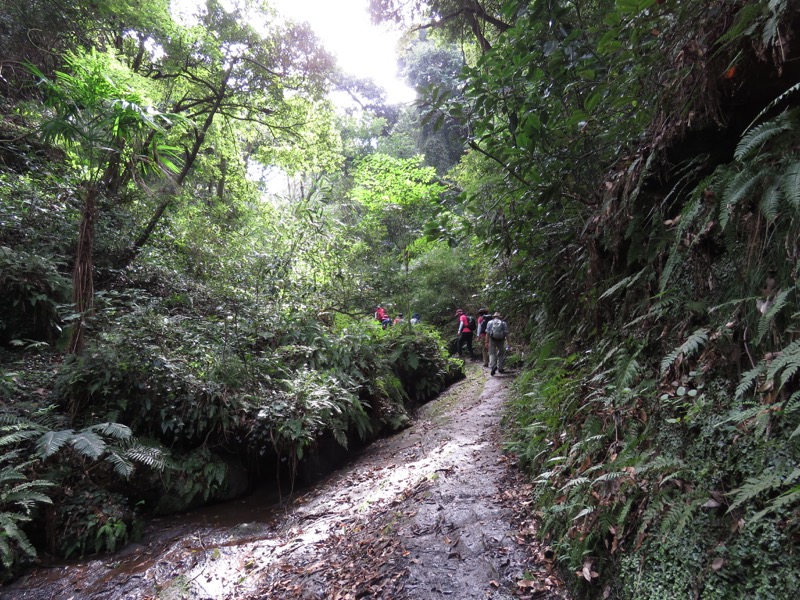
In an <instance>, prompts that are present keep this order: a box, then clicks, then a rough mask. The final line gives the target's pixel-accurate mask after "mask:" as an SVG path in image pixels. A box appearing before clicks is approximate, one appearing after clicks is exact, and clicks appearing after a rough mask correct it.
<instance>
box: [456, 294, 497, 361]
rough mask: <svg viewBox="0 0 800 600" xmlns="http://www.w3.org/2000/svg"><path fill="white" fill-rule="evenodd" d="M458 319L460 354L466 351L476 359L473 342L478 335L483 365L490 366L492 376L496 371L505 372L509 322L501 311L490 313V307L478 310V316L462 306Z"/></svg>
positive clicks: (457, 315)
mask: <svg viewBox="0 0 800 600" xmlns="http://www.w3.org/2000/svg"><path fill="white" fill-rule="evenodd" d="M456 318H457V319H458V346H457V347H458V355H459V356H461V357H463V356H464V351H465V350H466V352H467V353H468V354H469V357H470V359H471V360H476V357H475V353H474V351H473V347H472V342H473V337H474V335H476V334H477V336H478V343H479V344H480V345H481V353H482V355H483V366H484V367H488V368H489V369H490V372H491V374H492V376H494V374H495V373H496V372H498V371H499V372H500V373H505V372H506V371H505V363H506V344H507V338H508V323H506V322H505V321H504V320H503V316H502V315H501V314H500V313H499V312H495V313H493V314H490V313H489V309H488V308H481V309H480V310H478V318H477V319H476V318H475V317H473V316H470V315H467V314H466V313H465V312H464V311H463V310H461V309H460V308H459V309H458V310H457V311H456Z"/></svg>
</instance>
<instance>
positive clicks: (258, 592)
mask: <svg viewBox="0 0 800 600" xmlns="http://www.w3.org/2000/svg"><path fill="white" fill-rule="evenodd" d="M487 375H488V373H487V372H486V370H485V369H481V367H478V366H475V365H469V376H468V378H467V380H466V381H463V382H461V383H459V384H458V385H456V386H453V387H452V388H451V389H450V390H449V391H448V392H447V393H445V394H444V395H443V396H442V397H440V398H439V399H437V400H436V401H434V402H431V403H430V404H428V405H426V406H425V407H423V409H422V410H420V411H419V413H418V414H417V416H416V418H415V423H414V425H413V426H412V427H411V428H409V429H407V430H405V431H403V432H401V433H399V434H397V435H395V436H393V437H391V438H389V439H384V440H381V441H379V442H377V443H375V444H373V445H372V446H370V448H368V449H367V450H366V451H365V452H364V453H363V454H362V455H361V456H360V457H359V458H358V459H357V460H355V461H353V462H352V463H351V464H350V465H349V466H348V467H346V468H345V469H342V470H340V471H338V472H337V473H335V474H334V475H333V476H331V477H329V478H328V479H327V480H325V481H323V482H321V483H320V484H319V485H317V486H316V487H315V488H314V489H312V490H311V491H308V492H306V493H304V494H302V495H296V496H295V497H294V498H293V499H292V500H291V501H290V502H288V503H286V504H285V506H284V508H282V509H278V510H277V511H276V510H275V509H274V508H270V507H269V506H267V504H268V502H267V501H266V500H264V499H263V498H261V499H260V498H258V496H254V497H251V498H249V499H248V500H246V501H245V502H242V503H232V504H230V505H227V506H224V507H212V508H211V509H209V511H206V512H204V513H200V514H201V515H202V516H201V517H198V515H194V516H193V517H192V518H189V519H185V520H183V521H180V522H174V521H169V522H166V521H165V523H162V524H156V525H155V527H154V528H152V529H150V530H149V531H148V533H147V534H146V536H145V539H144V541H143V543H142V544H138V545H135V546H131V547H129V548H128V549H127V550H126V551H125V552H124V553H122V554H119V555H113V556H109V557H105V560H90V561H88V562H83V563H76V564H70V565H60V566H52V567H50V568H40V569H37V570H36V571H35V572H33V573H31V574H30V575H29V576H26V577H25V578H23V579H22V580H20V581H18V582H16V583H15V584H14V585H12V586H9V587H7V588H5V589H1V590H0V597H2V598H13V599H19V600H40V599H44V598H48V599H54V600H55V599H58V600H67V599H74V600H79V599H82V598H86V599H93V600H100V599H111V598H114V599H117V598H125V599H130V600H142V599H151V598H152V599H155V598H161V599H178V598H194V599H214V600H227V599H251V598H252V599H256V598H263V599H287V600H288V599H293V598H302V599H312V598H313V599H317V598H319V599H326V600H336V599H356V598H372V599H378V598H380V599H387V600H388V599H398V600H402V599H414V600H428V599H436V598H454V599H458V600H472V599H475V600H477V599H495V600H504V599H512V598H513V599H520V598H523V599H524V598H565V597H566V594H565V592H564V591H563V586H562V585H560V582H559V580H558V577H557V576H556V575H554V574H553V572H552V569H551V567H552V565H551V563H550V562H549V561H548V560H547V558H548V556H549V554H548V552H547V551H546V549H543V548H541V547H540V546H539V545H538V544H537V543H536V542H535V540H534V538H533V535H532V534H533V530H532V524H531V523H530V521H529V520H528V518H529V517H528V515H526V514H524V509H523V508H522V503H523V502H524V498H525V495H526V487H525V486H524V485H522V484H521V483H520V479H519V476H518V474H516V473H515V471H514V469H513V468H512V467H511V466H510V465H509V464H508V461H507V459H506V458H505V457H504V456H503V455H502V454H501V452H500V447H499V429H500V417H501V411H502V403H503V401H504V398H505V394H506V390H507V387H508V385H509V384H510V381H511V379H510V376H508V375H506V376H495V377H488V376H487ZM212 513H218V514H212Z"/></svg>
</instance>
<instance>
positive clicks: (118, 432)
mask: <svg viewBox="0 0 800 600" xmlns="http://www.w3.org/2000/svg"><path fill="white" fill-rule="evenodd" d="M88 429H89V430H90V431H94V432H96V433H99V434H101V435H107V436H108V437H111V438H114V439H115V440H129V439H130V438H131V437H132V436H133V432H132V431H131V428H130V427H128V426H127V425H123V424H121V423H98V424H97V425H92V426H91V427H89V428H88Z"/></svg>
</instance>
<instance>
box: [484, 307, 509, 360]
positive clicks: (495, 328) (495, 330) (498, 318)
mask: <svg viewBox="0 0 800 600" xmlns="http://www.w3.org/2000/svg"><path fill="white" fill-rule="evenodd" d="M486 336H487V337H488V338H489V368H490V369H491V373H492V375H494V374H495V372H496V371H500V372H501V373H505V369H504V368H503V367H504V366H505V364H506V338H507V337H508V323H506V322H505V321H503V317H502V315H501V314H500V313H499V312H496V313H494V315H492V320H491V321H489V323H488V324H487V325H486Z"/></svg>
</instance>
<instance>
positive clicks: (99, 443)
mask: <svg viewBox="0 0 800 600" xmlns="http://www.w3.org/2000/svg"><path fill="white" fill-rule="evenodd" d="M70 442H71V443H72V447H73V448H75V450H77V451H78V453H79V454H81V455H82V456H86V457H88V458H91V459H98V458H100V457H101V456H102V455H103V452H105V450H106V443H105V442H104V441H103V438H101V437H100V436H99V435H97V434H96V433H94V432H93V431H89V430H84V431H81V432H78V433H76V434H75V435H73V436H72V439H70Z"/></svg>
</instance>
